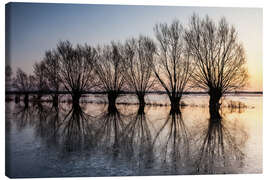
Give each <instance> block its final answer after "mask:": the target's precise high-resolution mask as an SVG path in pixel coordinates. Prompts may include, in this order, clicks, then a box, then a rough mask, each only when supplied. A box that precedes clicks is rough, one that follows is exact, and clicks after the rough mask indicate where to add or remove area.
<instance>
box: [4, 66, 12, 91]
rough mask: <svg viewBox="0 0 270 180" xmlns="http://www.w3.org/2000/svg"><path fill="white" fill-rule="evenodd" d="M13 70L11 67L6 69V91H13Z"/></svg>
mask: <svg viewBox="0 0 270 180" xmlns="http://www.w3.org/2000/svg"><path fill="white" fill-rule="evenodd" d="M12 73H13V72H12V68H11V66H10V65H6V67H5V88H6V91H8V90H11V88H12Z"/></svg>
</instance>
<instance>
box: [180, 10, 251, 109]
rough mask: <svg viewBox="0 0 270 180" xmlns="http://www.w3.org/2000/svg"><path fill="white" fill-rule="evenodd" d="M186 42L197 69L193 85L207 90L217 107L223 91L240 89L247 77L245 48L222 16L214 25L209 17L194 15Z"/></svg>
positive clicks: (212, 105) (210, 103) (213, 107)
mask: <svg viewBox="0 0 270 180" xmlns="http://www.w3.org/2000/svg"><path fill="white" fill-rule="evenodd" d="M185 41H186V43H187V46H188V49H189V50H190V55H191V56H192V59H193V60H194V64H195V65H196V68H195V69H194V71H193V73H192V76H191V77H192V78H191V79H192V86H193V87H197V88H201V89H203V90H206V91H207V92H208V94H209V96H210V101H209V105H210V108H211V109H214V110H215V109H218V108H217V107H219V101H220V98H221V97H222V96H223V94H224V93H226V92H228V91H231V90H236V89H239V88H242V87H244V86H245V85H246V83H247V79H248V73H247V68H246V66H245V64H246V58H245V51H244V48H243V46H242V44H241V43H240V42H239V40H238V38H237V32H236V30H235V28H234V26H230V25H229V24H228V22H227V21H226V19H225V18H222V19H220V21H219V23H218V24H216V23H215V22H214V21H213V20H212V19H210V18H209V17H208V16H206V17H205V18H203V19H201V18H199V17H198V16H197V15H193V16H192V17H191V19H190V23H189V27H188V29H187V30H186V31H185Z"/></svg>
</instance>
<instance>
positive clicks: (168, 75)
mask: <svg viewBox="0 0 270 180" xmlns="http://www.w3.org/2000/svg"><path fill="white" fill-rule="evenodd" d="M154 31H155V34H156V38H157V40H158V42H159V51H158V57H157V58H156V61H154V63H153V71H154V73H155V75H156V77H157V79H158V80H159V82H160V84H161V86H162V87H163V88H164V89H165V90H166V93H167V95H168V96H169V98H170V101H171V107H172V109H178V108H179V103H180V100H181V97H182V94H183V92H184V91H185V89H186V87H187V86H186V85H187V82H188V80H189V77H190V70H191V66H190V61H189V53H187V52H186V51H185V44H184V39H183V32H184V30H183V27H182V25H181V24H180V22H179V21H178V20H174V21H173V22H172V24H171V25H167V24H166V23H163V24H156V25H155V27H154Z"/></svg>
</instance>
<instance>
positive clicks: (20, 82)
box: [13, 68, 34, 105]
mask: <svg viewBox="0 0 270 180" xmlns="http://www.w3.org/2000/svg"><path fill="white" fill-rule="evenodd" d="M33 81H34V77H33V76H31V75H27V74H26V73H25V72H23V71H22V70H21V69H20V68H18V69H17V72H16V77H15V78H14V80H13V85H14V87H15V88H16V89H17V91H19V93H23V94H24V95H25V96H24V103H25V105H27V104H28V102H29V91H30V90H32V89H33Z"/></svg>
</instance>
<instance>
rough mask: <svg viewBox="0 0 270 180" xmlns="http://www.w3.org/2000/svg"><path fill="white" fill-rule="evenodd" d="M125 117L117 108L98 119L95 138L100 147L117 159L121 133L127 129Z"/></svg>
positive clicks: (109, 110)
mask: <svg viewBox="0 0 270 180" xmlns="http://www.w3.org/2000/svg"><path fill="white" fill-rule="evenodd" d="M123 117H124V115H123V114H121V113H120V112H119V111H118V109H117V108H110V107H108V110H107V111H105V112H104V113H103V114H102V115H101V116H100V117H99V118H98V119H97V131H96V133H95V138H96V140H97V141H98V146H99V148H101V149H102V150H105V151H106V152H107V153H112V155H113V157H114V158H116V157H118V155H119V152H120V138H121V133H122V131H123V129H124V127H125V122H124V120H123Z"/></svg>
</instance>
